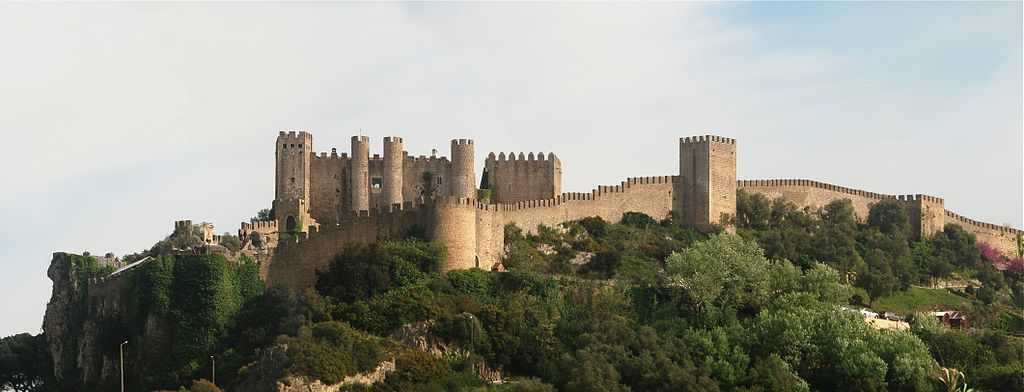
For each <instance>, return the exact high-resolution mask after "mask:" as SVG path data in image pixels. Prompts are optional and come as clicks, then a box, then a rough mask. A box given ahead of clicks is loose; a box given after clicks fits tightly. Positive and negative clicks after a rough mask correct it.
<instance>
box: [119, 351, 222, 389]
mask: <svg viewBox="0 0 1024 392" xmlns="http://www.w3.org/2000/svg"><path fill="white" fill-rule="evenodd" d="M210 369H211V370H213V375H212V376H210V378H211V379H212V380H210V382H212V383H213V385H214V386H216V385H217V360H216V359H215V358H213V355H211V356H210ZM121 392H124V391H121Z"/></svg>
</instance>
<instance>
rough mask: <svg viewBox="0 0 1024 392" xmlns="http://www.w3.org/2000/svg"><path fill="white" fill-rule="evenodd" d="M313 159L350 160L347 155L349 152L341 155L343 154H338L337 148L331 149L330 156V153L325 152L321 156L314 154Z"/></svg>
mask: <svg viewBox="0 0 1024 392" xmlns="http://www.w3.org/2000/svg"><path fill="white" fill-rule="evenodd" d="M313 158H316V159H338V160H347V159H348V153H347V152H343V153H341V154H338V149H337V148H331V152H330V154H328V153H327V152H325V151H320V155H316V154H315V153H314V154H313Z"/></svg>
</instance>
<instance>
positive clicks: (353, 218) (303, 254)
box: [267, 203, 426, 290]
mask: <svg viewBox="0 0 1024 392" xmlns="http://www.w3.org/2000/svg"><path fill="white" fill-rule="evenodd" d="M424 213H425V209H423V208H415V207H414V206H413V204H412V203H405V204H404V205H403V206H402V208H401V209H398V210H394V211H388V210H374V211H372V213H371V212H370V211H360V212H358V213H357V212H354V211H349V212H347V213H346V214H345V215H343V216H342V218H341V223H340V224H338V225H333V226H321V227H320V229H319V230H310V231H309V232H308V233H299V235H297V236H291V235H286V234H282V235H281V238H280V240H279V241H278V246H277V249H276V250H275V252H274V256H273V259H272V261H271V262H270V263H269V268H268V273H267V284H268V285H270V286H280V287H288V288H292V289H296V290H302V289H305V288H309V287H313V285H314V284H315V283H316V271H317V270H319V269H322V268H325V267H326V266H328V265H329V264H330V262H331V259H332V258H333V257H334V256H335V255H336V254H337V253H338V251H339V250H341V249H342V247H343V246H344V245H345V244H348V243H352V242H365V243H369V242H375V241H381V240H387V239H392V238H401V237H402V236H403V235H405V233H406V231H407V230H408V229H409V228H410V227H412V226H413V225H415V224H417V223H420V222H423V221H425V220H426V219H425V216H424Z"/></svg>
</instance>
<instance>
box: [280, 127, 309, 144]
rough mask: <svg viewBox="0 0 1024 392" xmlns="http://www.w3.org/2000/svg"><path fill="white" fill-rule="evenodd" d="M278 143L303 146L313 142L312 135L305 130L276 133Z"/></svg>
mask: <svg viewBox="0 0 1024 392" xmlns="http://www.w3.org/2000/svg"><path fill="white" fill-rule="evenodd" d="M277 142H278V143H282V144H283V143H289V144H291V143H295V144H304V143H312V142H313V134H312V133H309V132H308V131H305V130H282V131H278V133H277Z"/></svg>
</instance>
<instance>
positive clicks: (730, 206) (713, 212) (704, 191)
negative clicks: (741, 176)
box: [672, 135, 736, 229]
mask: <svg viewBox="0 0 1024 392" xmlns="http://www.w3.org/2000/svg"><path fill="white" fill-rule="evenodd" d="M675 194H676V196H675V198H674V201H673V208H672V209H673V210H674V212H675V215H676V218H677V219H678V220H679V221H680V223H682V224H684V225H688V226H694V227H697V228H698V229H708V228H710V227H711V226H712V225H716V224H717V225H723V226H725V225H726V224H727V223H728V221H727V220H723V218H729V217H732V216H734V215H736V139H729V138H725V137H721V136H713V135H706V136H692V137H686V138H680V139H679V181H678V182H676V189H675Z"/></svg>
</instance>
